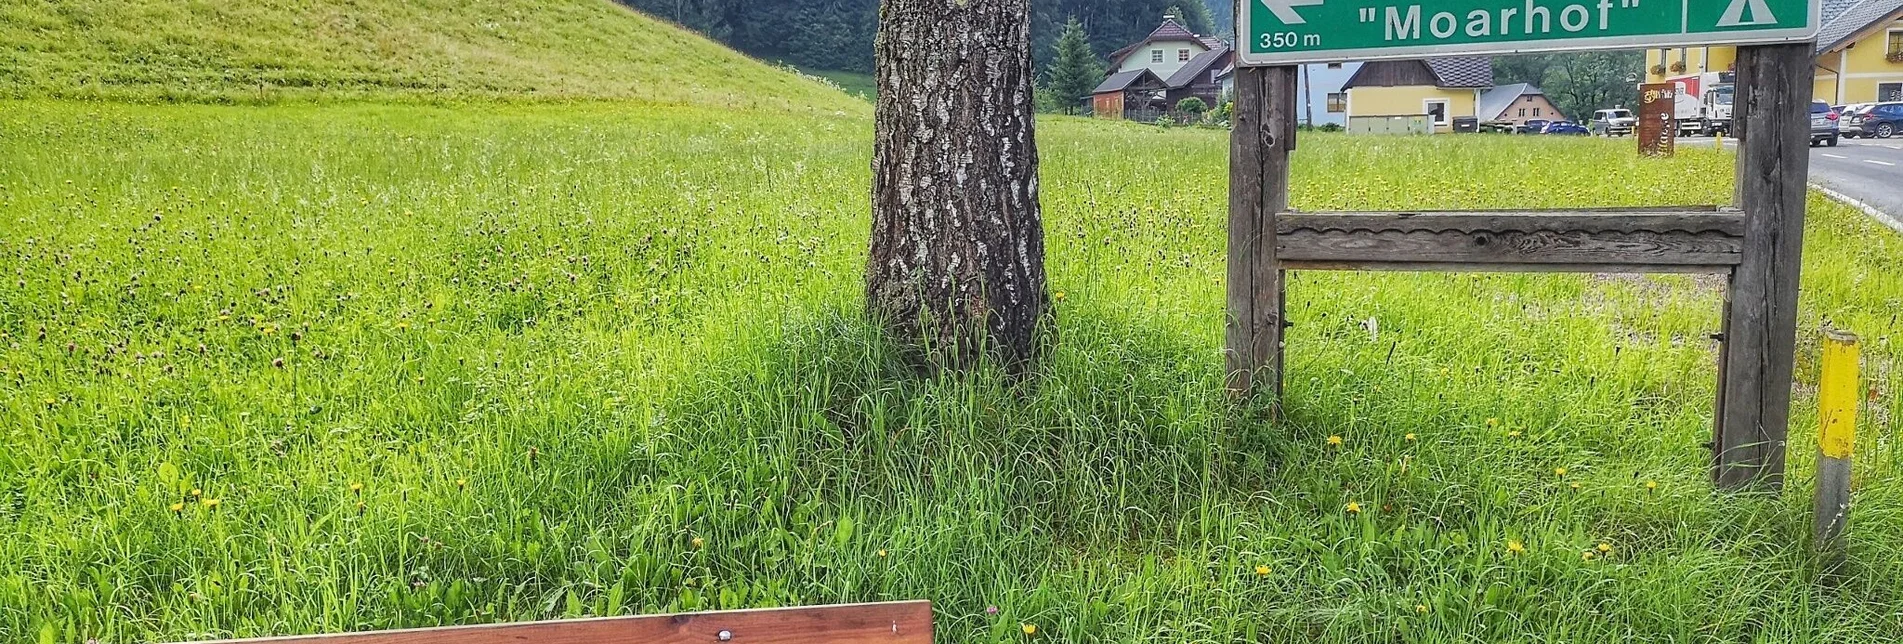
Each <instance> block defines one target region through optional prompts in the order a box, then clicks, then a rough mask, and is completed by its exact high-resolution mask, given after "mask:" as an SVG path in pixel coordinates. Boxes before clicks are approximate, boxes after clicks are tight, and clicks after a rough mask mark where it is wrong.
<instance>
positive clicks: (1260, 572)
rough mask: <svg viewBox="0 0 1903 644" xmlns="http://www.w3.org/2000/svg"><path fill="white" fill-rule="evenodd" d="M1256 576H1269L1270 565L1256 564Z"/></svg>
mask: <svg viewBox="0 0 1903 644" xmlns="http://www.w3.org/2000/svg"><path fill="white" fill-rule="evenodd" d="M1255 576H1257V577H1267V576H1269V567H1268V566H1256V567H1255Z"/></svg>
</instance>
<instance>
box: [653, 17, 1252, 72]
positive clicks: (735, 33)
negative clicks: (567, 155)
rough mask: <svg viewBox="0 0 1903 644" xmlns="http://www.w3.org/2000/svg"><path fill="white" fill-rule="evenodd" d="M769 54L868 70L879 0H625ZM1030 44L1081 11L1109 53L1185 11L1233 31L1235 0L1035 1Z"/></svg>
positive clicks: (1040, 50)
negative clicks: (1176, 12) (1170, 13)
mask: <svg viewBox="0 0 1903 644" xmlns="http://www.w3.org/2000/svg"><path fill="white" fill-rule="evenodd" d="M621 1H622V2H625V3H627V4H629V5H630V6H633V7H635V8H637V9H640V10H642V11H643V12H646V13H648V14H651V15H654V16H657V17H660V18H663V19H666V20H672V21H674V22H677V23H680V24H681V25H683V26H686V27H687V28H689V29H693V30H695V31H698V32H701V33H703V34H706V35H708V36H709V37H712V38H713V39H715V40H719V41H721V42H723V43H726V44H727V45H728V46H730V47H733V48H734V49H738V50H740V51H743V52H746V53H748V54H752V55H753V56H755V57H759V58H763V59H766V60H778V61H781V62H785V63H788V64H791V65H793V66H795V67H800V68H804V69H813V70H837V71H847V72H860V73H870V72H871V71H872V40H873V37H874V35H875V34H876V33H878V28H879V2H878V0H750V1H745V2H743V1H742V0H621ZM1031 5H1032V6H1031V14H1032V15H1031V40H1032V43H1031V46H1032V54H1033V56H1034V57H1035V58H1036V62H1037V65H1038V68H1039V69H1042V68H1043V67H1044V64H1045V63H1047V62H1049V61H1050V59H1051V56H1052V51H1051V50H1052V45H1053V44H1055V43H1056V42H1057V36H1058V33H1059V32H1061V31H1063V29H1064V23H1065V21H1068V20H1070V19H1071V18H1072V17H1076V18H1077V20H1078V21H1079V22H1081V23H1083V25H1084V31H1085V32H1086V33H1088V34H1089V35H1090V46H1091V50H1092V51H1094V52H1096V54H1097V56H1099V57H1104V56H1106V55H1107V54H1109V53H1110V52H1112V51H1116V50H1117V49H1119V48H1121V47H1123V46H1125V45H1128V44H1130V43H1134V42H1136V41H1138V40H1141V39H1142V38H1143V37H1144V36H1147V35H1149V34H1150V31H1151V30H1153V29H1156V26H1157V25H1158V24H1161V23H1162V22H1163V14H1164V13H1165V12H1168V11H1170V10H1171V9H1172V8H1176V9H1179V10H1181V12H1182V14H1183V17H1184V20H1185V21H1186V22H1188V23H1189V24H1188V27H1189V28H1190V29H1191V30H1192V31H1195V32H1196V33H1199V34H1207V35H1220V36H1225V37H1226V36H1228V35H1229V33H1231V32H1232V31H1233V30H1232V29H1231V28H1230V27H1229V25H1231V24H1233V23H1234V22H1235V19H1234V16H1233V15H1231V13H1232V12H1233V11H1234V10H1235V9H1234V5H1233V4H1232V3H1231V2H1230V0H1032V2H1031Z"/></svg>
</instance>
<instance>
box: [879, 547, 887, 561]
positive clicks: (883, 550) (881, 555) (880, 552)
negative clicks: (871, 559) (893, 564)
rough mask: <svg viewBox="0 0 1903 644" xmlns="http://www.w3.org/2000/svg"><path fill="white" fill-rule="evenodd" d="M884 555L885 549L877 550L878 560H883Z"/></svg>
mask: <svg viewBox="0 0 1903 644" xmlns="http://www.w3.org/2000/svg"><path fill="white" fill-rule="evenodd" d="M885 555H886V552H885V548H880V549H879V558H881V559H884V558H885Z"/></svg>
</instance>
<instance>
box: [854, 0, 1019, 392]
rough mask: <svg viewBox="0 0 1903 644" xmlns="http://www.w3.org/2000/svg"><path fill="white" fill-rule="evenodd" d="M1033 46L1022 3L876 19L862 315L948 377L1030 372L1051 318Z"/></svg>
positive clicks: (931, 3) (952, 5)
mask: <svg viewBox="0 0 1903 644" xmlns="http://www.w3.org/2000/svg"><path fill="white" fill-rule="evenodd" d="M1030 33H1031V30H1030V3H1029V0H884V2H883V4H882V5H881V8H880V19H879V39H878V45H877V47H876V53H877V58H878V70H877V73H878V86H879V102H878V109H877V125H876V128H877V141H876V143H875V145H874V153H873V162H872V163H873V180H872V182H873V199H872V255H871V259H870V261H869V262H868V265H867V267H866V305H867V306H866V308H867V311H868V313H869V314H870V315H871V316H872V318H873V319H874V321H875V322H877V323H878V324H879V325H880V326H881V327H883V328H884V329H885V331H886V332H887V334H888V335H889V336H890V337H891V338H892V339H893V340H895V341H897V342H900V343H902V344H909V345H910V346H912V347H913V348H915V349H919V350H921V351H920V353H919V355H929V356H931V357H933V358H934V359H935V361H937V362H940V363H941V364H948V366H962V365H969V364H971V361H972V359H973V358H976V357H978V353H980V350H981V349H980V348H981V347H983V348H985V349H988V350H989V351H991V352H992V354H993V355H994V356H996V357H998V358H1000V359H1002V360H1003V361H1004V363H1005V364H1006V365H1008V366H1012V367H1014V368H1017V367H1023V366H1025V365H1026V364H1027V363H1028V362H1029V361H1030V360H1031V359H1032V358H1034V357H1035V354H1036V353H1037V351H1038V346H1039V342H1038V338H1037V333H1038V329H1039V327H1040V325H1041V323H1042V322H1043V320H1044V318H1045V317H1046V316H1047V315H1049V312H1050V297H1049V295H1048V292H1047V288H1046V285H1045V278H1044V225H1043V221H1042V218H1041V216H1040V214H1039V209H1038V196H1037V190H1038V186H1037V146H1036V144H1035V142H1034V141H1033V136H1032V129H1033V125H1032V101H1031V83H1032V76H1031V38H1030ZM912 343H917V344H912Z"/></svg>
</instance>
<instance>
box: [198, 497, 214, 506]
mask: <svg viewBox="0 0 1903 644" xmlns="http://www.w3.org/2000/svg"><path fill="white" fill-rule="evenodd" d="M199 503H203V504H205V507H207V508H215V507H218V499H212V498H207V499H205V500H203V501H199Z"/></svg>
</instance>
